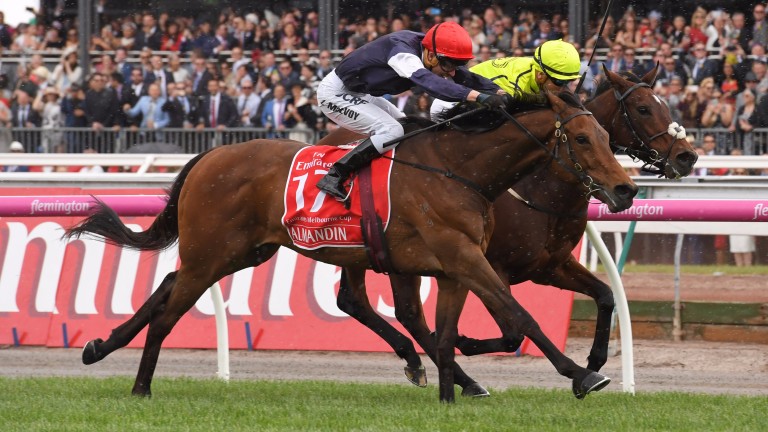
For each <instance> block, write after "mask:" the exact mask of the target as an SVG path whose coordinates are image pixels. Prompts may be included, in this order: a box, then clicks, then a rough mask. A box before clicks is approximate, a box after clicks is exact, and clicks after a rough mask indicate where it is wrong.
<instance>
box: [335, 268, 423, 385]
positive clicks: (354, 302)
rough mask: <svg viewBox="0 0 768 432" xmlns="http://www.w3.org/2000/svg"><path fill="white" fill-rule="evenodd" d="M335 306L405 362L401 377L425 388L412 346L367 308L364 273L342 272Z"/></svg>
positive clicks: (421, 371)
mask: <svg viewBox="0 0 768 432" xmlns="http://www.w3.org/2000/svg"><path fill="white" fill-rule="evenodd" d="M336 303H337V305H338V307H339V309H341V310H342V311H344V312H346V313H347V314H348V315H349V316H351V317H352V318H354V319H356V320H357V321H358V322H360V323H361V324H363V325H364V326H366V327H368V328H369V329H371V330H372V331H373V332H374V333H376V334H377V335H378V336H379V337H381V338H382V339H384V341H386V342H387V343H388V344H389V346H391V347H392V349H393V350H394V351H395V354H397V356H398V357H400V358H401V359H403V360H405V361H406V362H407V364H406V366H405V376H406V377H407V378H408V380H409V381H410V382H412V383H413V384H414V385H417V386H419V387H425V386H426V385H427V374H426V370H425V369H424V365H423V364H421V357H419V355H418V353H416V349H415V348H414V347H413V342H411V340H410V339H408V338H407V337H405V336H404V335H403V334H402V333H400V332H399V331H397V330H396V329H395V328H394V327H392V325H390V324H389V323H388V322H387V321H386V320H384V319H383V318H382V317H380V316H379V315H378V314H377V313H376V312H375V311H374V310H373V308H372V307H371V303H370V301H369V300H368V296H367V295H366V292H365V269H352V268H345V269H343V270H342V272H341V282H340V284H339V294H338V297H337V301H336Z"/></svg>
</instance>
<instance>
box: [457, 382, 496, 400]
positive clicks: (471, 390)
mask: <svg viewBox="0 0 768 432" xmlns="http://www.w3.org/2000/svg"><path fill="white" fill-rule="evenodd" d="M461 395H462V396H466V397H473V398H483V397H489V396H490V395H491V394H490V393H489V392H488V390H486V389H485V387H483V386H481V385H480V384H478V383H472V384H470V385H468V386H466V387H464V390H462V391H461Z"/></svg>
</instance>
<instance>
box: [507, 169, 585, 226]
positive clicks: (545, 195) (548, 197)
mask: <svg viewBox="0 0 768 432" xmlns="http://www.w3.org/2000/svg"><path fill="white" fill-rule="evenodd" d="M551 163H553V164H555V163H557V162H555V161H552V162H551ZM512 189H514V191H515V192H516V193H517V194H518V195H520V197H521V198H522V199H523V200H526V201H528V202H529V203H530V205H531V206H532V207H533V208H535V209H538V210H541V211H543V212H545V213H550V214H552V215H560V214H561V215H564V216H570V215H577V214H580V213H581V212H583V211H584V210H586V207H587V205H588V201H587V199H586V197H585V196H584V195H585V193H586V190H585V189H584V187H583V186H582V185H581V184H580V183H572V182H565V181H563V180H562V179H560V178H558V177H557V175H555V174H554V173H553V172H552V170H551V167H550V166H545V167H542V169H541V170H537V171H536V172H534V173H532V174H529V175H528V176H526V177H524V178H523V179H521V180H520V181H519V182H518V183H517V184H515V185H514V186H513V187H512Z"/></svg>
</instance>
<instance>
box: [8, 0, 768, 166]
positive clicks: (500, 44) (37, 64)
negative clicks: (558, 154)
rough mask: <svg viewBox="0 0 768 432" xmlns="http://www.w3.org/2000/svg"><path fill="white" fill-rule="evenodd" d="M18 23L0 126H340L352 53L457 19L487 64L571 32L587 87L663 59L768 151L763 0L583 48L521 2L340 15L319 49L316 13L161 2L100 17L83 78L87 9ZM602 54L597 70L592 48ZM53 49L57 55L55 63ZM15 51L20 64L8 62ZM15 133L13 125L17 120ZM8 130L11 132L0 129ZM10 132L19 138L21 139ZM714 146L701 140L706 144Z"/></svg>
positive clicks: (744, 144)
mask: <svg viewBox="0 0 768 432" xmlns="http://www.w3.org/2000/svg"><path fill="white" fill-rule="evenodd" d="M41 17H42V15H40V16H39V17H38V18H39V19H38V20H36V21H33V22H30V23H28V24H21V25H18V26H17V27H16V28H13V27H11V26H9V25H7V24H5V23H4V17H3V14H2V12H1V11H0V130H2V129H3V128H5V129H23V128H43V129H51V130H56V129H57V128H61V127H81V128H90V129H93V130H103V129H106V130H118V129H122V128H128V129H136V130H145V129H165V128H187V129H192V128H212V129H224V128H236V127H248V128H265V129H266V130H268V132H269V136H286V134H287V133H289V131H290V130H292V129H296V128H299V129H306V130H311V131H315V132H317V131H320V132H322V131H326V130H328V129H332V128H333V127H334V125H333V124H332V123H329V122H328V121H327V119H326V118H325V117H324V116H323V115H322V114H321V113H320V110H319V107H318V106H317V100H316V98H315V89H316V87H317V84H318V82H319V81H320V80H321V79H322V78H323V77H324V76H325V75H326V74H327V73H328V72H329V71H330V70H332V69H333V67H334V64H335V62H336V61H338V60H339V59H340V58H342V57H343V55H344V54H345V53H347V52H350V51H351V50H354V49H356V48H357V47H359V46H361V45H363V44H365V43H367V42H368V41H371V40H373V39H375V38H377V37H378V36H380V35H382V34H386V33H388V32H393V31H397V30H401V29H413V30H417V31H426V29H428V28H429V27H430V26H431V25H433V24H434V23H436V22H439V21H441V20H446V19H455V20H457V21H458V22H460V23H461V24H462V25H463V26H464V27H465V28H466V29H467V31H468V32H469V33H470V35H471V36H472V40H473V44H474V46H473V48H474V52H475V55H476V59H475V61H476V62H481V61H485V60H488V59H490V58H492V57H495V56H500V57H503V56H520V55H526V54H528V55H530V53H531V52H532V49H534V48H535V47H536V46H538V45H539V44H541V43H542V42H544V41H546V40H551V39H559V38H562V39H564V40H567V41H570V42H572V43H574V44H575V45H576V46H577V48H579V49H580V50H581V51H582V52H583V55H584V57H583V58H584V60H583V63H584V66H585V70H586V72H585V73H586V74H587V78H588V79H587V80H586V81H585V85H584V94H583V95H582V96H583V97H585V98H586V97H589V96H590V92H591V91H593V90H594V89H595V88H596V84H597V82H599V80H600V79H601V78H602V74H603V66H605V67H606V68H607V69H609V70H612V71H617V72H618V71H625V70H626V71H631V72H633V73H635V74H636V75H643V74H645V73H646V72H648V71H650V70H651V69H653V68H654V67H656V64H657V63H658V64H659V75H658V80H657V82H656V86H655V88H654V89H655V91H656V92H657V94H658V95H659V96H660V97H661V98H663V99H664V100H665V101H666V102H667V104H668V105H669V107H670V110H671V112H672V116H673V118H674V120H676V121H677V122H678V123H680V124H682V125H684V126H685V127H686V128H689V129H692V128H722V129H723V130H727V131H729V132H732V133H729V134H720V135H716V136H717V137H718V139H725V138H723V137H726V136H727V137H730V138H728V139H729V140H730V141H729V143H728V145H723V144H722V143H719V145H718V147H717V149H718V151H721V152H725V151H729V150H730V149H731V148H733V147H738V148H740V149H741V150H742V151H743V152H744V153H745V154H759V153H762V152H764V151H765V147H766V143H765V142H762V138H761V136H760V137H758V136H753V135H754V134H753V133H752V131H753V129H755V128H765V127H768V98H765V97H764V95H765V94H766V92H768V75H766V69H767V68H766V64H767V63H768V56H766V43H768V21H766V17H765V5H764V4H762V3H756V4H755V5H754V6H753V7H752V9H751V10H749V11H735V12H733V13H727V12H725V11H724V10H720V9H716V10H709V11H708V10H706V9H704V8H703V7H697V8H696V9H695V10H694V11H693V13H692V14H691V15H690V16H683V15H677V16H668V17H663V16H662V15H661V14H660V13H658V12H656V11H651V12H650V13H648V14H647V16H641V15H639V14H637V13H635V11H634V10H633V9H632V7H629V8H628V9H627V10H626V11H624V13H622V14H621V16H620V17H619V18H618V19H614V18H613V17H609V18H608V21H607V23H606V27H605V30H604V32H603V35H602V37H600V38H598V37H597V35H596V32H597V28H598V26H599V22H593V23H590V30H589V32H590V33H589V34H590V37H589V38H588V39H587V42H586V44H585V45H584V46H583V47H581V46H579V44H578V43H576V41H575V40H574V38H573V35H572V34H571V33H570V31H569V23H568V20H567V19H566V18H565V17H564V16H563V15H561V14H557V13H555V14H550V15H541V14H536V13H532V12H527V11H521V12H520V13H518V14H517V15H516V16H510V15H507V14H505V13H504V12H503V10H502V9H501V8H500V7H488V8H485V9H484V10H481V11H478V12H477V13H473V11H471V10H469V9H465V10H461V11H457V13H455V14H447V13H443V12H442V11H440V10H437V9H434V8H430V9H428V10H427V11H419V12H417V13H414V14H410V15H405V14H404V15H400V16H395V17H393V18H391V19H387V18H384V17H355V18H346V17H342V18H340V19H339V26H338V29H337V32H336V33H335V37H336V38H337V42H338V46H339V50H337V51H333V52H332V51H329V50H319V49H318V48H319V46H318V25H319V21H318V14H317V12H315V11H311V10H310V11H301V10H299V9H288V10H286V11H284V12H282V13H281V14H279V15H278V14H274V13H272V12H270V11H263V12H251V11H248V12H241V13H235V12H233V11H232V10H231V9H230V8H226V9H224V10H223V11H222V12H221V13H220V14H219V15H218V17H217V19H209V20H206V19H200V18H195V17H190V16H171V15H169V14H168V13H160V14H157V15H156V14H153V13H149V12H145V13H140V14H135V15H128V16H109V15H106V14H105V15H102V16H100V22H101V23H102V24H103V25H102V26H101V28H100V30H99V31H98V32H96V34H95V35H94V36H93V38H92V40H91V46H90V49H91V51H92V52H96V53H100V54H98V55H96V56H94V58H93V61H92V65H90V66H91V67H90V68H89V69H90V73H89V74H88V75H87V76H85V74H84V72H83V70H84V68H83V65H82V64H81V59H80V58H79V52H78V28H79V23H78V22H77V20H76V18H69V19H62V20H54V21H51V22H46V20H45V19H41ZM596 49H597V50H599V51H598V52H599V53H600V55H599V56H598V59H599V60H598V61H595V62H593V63H592V64H591V65H590V66H589V68H586V63H587V59H589V57H590V55H591V53H592V51H593V50H596ZM51 54H54V55H55V56H56V58H58V62H57V64H55V65H51V64H49V63H46V58H50V57H51ZM4 56H5V57H14V58H21V59H22V61H20V62H9V61H3V58H4ZM391 100H392V103H394V104H397V105H398V106H399V107H400V108H401V109H403V110H404V111H405V112H406V113H407V114H411V115H421V116H427V115H428V114H427V113H428V106H429V104H430V102H431V100H430V99H429V96H428V95H425V94H420V93H418V91H417V92H416V93H415V94H413V93H411V92H407V93H405V94H400V95H391ZM6 132H7V130H6ZM0 139H2V137H0ZM9 142H10V141H9ZM697 144H699V145H703V142H699V143H697ZM25 146H26V147H27V149H28V150H31V151H80V150H81V149H78V148H75V147H73V146H71V145H69V144H68V143H67V140H66V134H63V135H62V136H61V140H60V142H59V143H58V144H56V145H54V146H53V147H52V148H39V146H37V147H35V146H30V145H28V144H25Z"/></svg>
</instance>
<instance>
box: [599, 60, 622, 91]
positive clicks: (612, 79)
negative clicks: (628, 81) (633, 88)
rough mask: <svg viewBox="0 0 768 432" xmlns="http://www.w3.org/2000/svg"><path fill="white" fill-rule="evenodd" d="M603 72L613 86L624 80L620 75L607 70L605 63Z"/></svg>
mask: <svg viewBox="0 0 768 432" xmlns="http://www.w3.org/2000/svg"><path fill="white" fill-rule="evenodd" d="M603 72H604V73H605V77H606V78H608V81H609V82H610V83H611V85H612V86H613V87H617V86H618V85H619V83H621V82H622V81H623V80H624V79H623V78H622V77H621V75H619V74H616V73H613V72H611V71H609V70H608V68H607V67H605V64H603Z"/></svg>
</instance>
